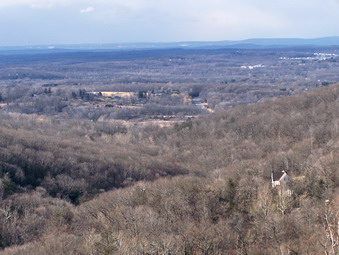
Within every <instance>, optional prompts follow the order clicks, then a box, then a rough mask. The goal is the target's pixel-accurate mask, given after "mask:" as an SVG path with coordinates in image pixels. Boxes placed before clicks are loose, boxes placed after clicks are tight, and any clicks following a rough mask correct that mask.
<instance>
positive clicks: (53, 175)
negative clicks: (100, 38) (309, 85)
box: [0, 84, 339, 255]
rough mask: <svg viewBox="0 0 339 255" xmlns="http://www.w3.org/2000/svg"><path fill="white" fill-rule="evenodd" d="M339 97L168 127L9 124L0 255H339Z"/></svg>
mask: <svg viewBox="0 0 339 255" xmlns="http://www.w3.org/2000/svg"><path fill="white" fill-rule="evenodd" d="M338 90H339V85H338V84H333V85H331V86H327V87H322V88H319V89H314V90H312V91H309V92H307V93H304V94H299V95H296V96H291V97H286V98H280V99H273V100H268V101H265V102H261V103H256V104H251V105H247V106H237V107H235V108H233V109H229V110H226V111H220V112H217V113H214V114H210V115H206V116H202V117H199V118H196V119H193V120H191V119H189V120H187V121H184V122H178V123H176V124H175V125H174V126H173V127H164V128H161V127H159V126H155V125H154V126H153V125H151V124H150V125H146V126H141V125H137V124H136V125H125V124H123V123H122V122H117V121H113V120H112V121H106V122H100V121H97V122H94V121H90V120H86V119H82V120H77V121H72V120H69V119H58V118H54V117H53V116H44V115H39V116H38V115H25V114H20V113H1V116H0V177H1V182H0V207H1V208H0V249H2V251H0V254H4V255H14V254H15V255H33V254H34V255H36V254H44V255H59V254H79V255H80V254H105V255H108V254H191V255H194V254H197V255H198V254H253V255H259V254H267V255H273V254H277V255H278V254H279V255H280V254H281V255H282V254H314V255H318V254H331V255H335V254H338V252H339V250H338V249H339V248H338V242H339V233H338V217H339V216H338V211H339V170H338V169H339V160H338V159H339V136H338V128H339V127H338V119H339V110H338V109H339V101H338V94H339V91H338ZM282 170H284V171H286V172H287V173H288V174H289V176H290V177H291V181H290V182H289V183H288V184H287V185H288V188H289V189H290V190H291V193H292V194H291V195H290V196H284V195H280V194H279V192H278V189H274V188H272V187H271V172H272V171H274V172H276V171H282Z"/></svg>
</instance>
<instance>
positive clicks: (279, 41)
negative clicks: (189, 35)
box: [0, 36, 339, 53]
mask: <svg viewBox="0 0 339 255" xmlns="http://www.w3.org/2000/svg"><path fill="white" fill-rule="evenodd" d="M300 46H310V47H320V46H339V36H334V37H323V38H314V39H302V38H253V39H246V40H238V41H231V40H228V41H206V42H205V41H187V42H168V43H147V42H146V43H110V44H59V45H40V46H39V45H37V46H13V47H11V46H10V47H0V52H8V53H10V52H16V51H18V52H23V51H28V52H37V53H51V52H56V53H57V52H60V51H61V52H65V51H107V50H113V51H130V50H143V49H145V50H149V49H171V48H179V49H223V48H225V49H231V48H234V49H265V48H287V47H300Z"/></svg>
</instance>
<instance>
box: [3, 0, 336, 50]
mask: <svg viewBox="0 0 339 255" xmlns="http://www.w3.org/2000/svg"><path fill="white" fill-rule="evenodd" d="M0 23H1V24H2V25H1V26H0V33H1V35H2V36H1V37H0V46H24V45H47V44H106V43H136V42H180V41H223V40H243V39H249V38H319V37H329V36H336V35H338V31H339V0H322V1H320V0H312V1H306V0H293V1H292V0H287V1H275V2H272V1H269V0H252V1H250V0H238V1H236V0H210V1H193V0H172V1H163V0H158V1H157V0H114V1H110V0H85V1H80V0H0Z"/></svg>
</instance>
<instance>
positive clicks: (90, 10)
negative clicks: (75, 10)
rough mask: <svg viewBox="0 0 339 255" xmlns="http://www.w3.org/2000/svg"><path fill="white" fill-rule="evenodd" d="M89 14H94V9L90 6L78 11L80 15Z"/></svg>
mask: <svg viewBox="0 0 339 255" xmlns="http://www.w3.org/2000/svg"><path fill="white" fill-rule="evenodd" d="M90 12H94V8H93V7H92V6H90V7H87V8H85V9H81V10H80V13H90Z"/></svg>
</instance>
